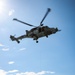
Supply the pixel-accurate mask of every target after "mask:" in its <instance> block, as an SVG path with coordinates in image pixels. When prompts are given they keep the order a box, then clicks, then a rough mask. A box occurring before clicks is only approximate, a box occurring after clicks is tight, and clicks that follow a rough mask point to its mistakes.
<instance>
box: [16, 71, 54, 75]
mask: <svg viewBox="0 0 75 75" xmlns="http://www.w3.org/2000/svg"><path fill="white" fill-rule="evenodd" d="M54 73H55V72H51V71H41V72H37V73H36V72H21V73H17V74H16V75H47V74H54Z"/></svg>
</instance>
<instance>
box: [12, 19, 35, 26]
mask: <svg viewBox="0 0 75 75" xmlns="http://www.w3.org/2000/svg"><path fill="white" fill-rule="evenodd" d="M13 20H15V21H18V22H20V23H23V24H26V25H28V26H32V27H36V26H34V25H31V24H28V23H26V22H23V21H20V20H18V19H16V18H14V19H13Z"/></svg>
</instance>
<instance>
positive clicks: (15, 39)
mask: <svg viewBox="0 0 75 75" xmlns="http://www.w3.org/2000/svg"><path fill="white" fill-rule="evenodd" d="M10 39H11V40H12V41H16V42H17V43H20V41H19V40H18V38H15V37H14V36H12V35H10Z"/></svg>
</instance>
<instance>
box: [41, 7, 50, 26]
mask: <svg viewBox="0 0 75 75" xmlns="http://www.w3.org/2000/svg"><path fill="white" fill-rule="evenodd" d="M50 11H51V9H50V8H48V9H47V12H46V14H45V16H44V17H43V19H42V21H41V22H40V25H41V24H42V22H43V21H44V19H45V18H46V16H47V15H48V13H49V12H50Z"/></svg>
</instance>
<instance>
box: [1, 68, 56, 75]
mask: <svg viewBox="0 0 75 75" xmlns="http://www.w3.org/2000/svg"><path fill="white" fill-rule="evenodd" d="M54 73H55V72H52V71H41V72H37V73H36V72H19V70H10V71H5V70H1V69H0V75H14V74H15V75H47V74H49V75H53V74H54Z"/></svg>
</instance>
